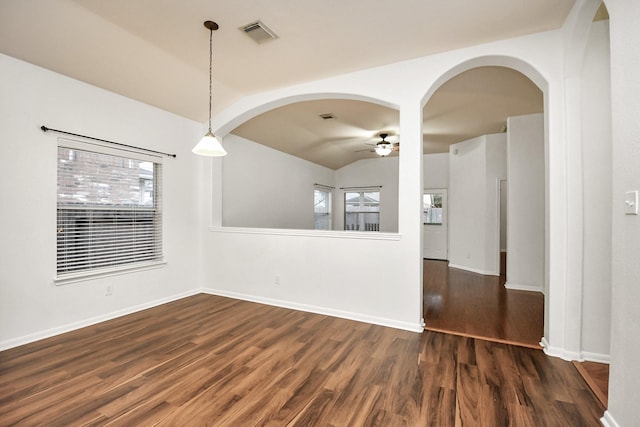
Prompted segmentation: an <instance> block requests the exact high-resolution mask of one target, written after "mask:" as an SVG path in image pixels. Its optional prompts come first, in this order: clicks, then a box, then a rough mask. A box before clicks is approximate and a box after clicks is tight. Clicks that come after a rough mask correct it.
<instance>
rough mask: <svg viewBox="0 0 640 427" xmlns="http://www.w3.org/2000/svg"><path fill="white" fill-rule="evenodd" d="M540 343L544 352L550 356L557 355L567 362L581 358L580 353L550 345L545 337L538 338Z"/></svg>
mask: <svg viewBox="0 0 640 427" xmlns="http://www.w3.org/2000/svg"><path fill="white" fill-rule="evenodd" d="M540 345H541V346H542V348H543V351H544V354H546V355H547V356H551V357H559V358H560V359H562V360H566V361H568V362H570V361H572V360H582V354H581V353H579V352H575V351H568V350H565V349H564V348H560V347H551V346H550V345H549V342H548V341H547V339H546V338H545V337H542V340H540Z"/></svg>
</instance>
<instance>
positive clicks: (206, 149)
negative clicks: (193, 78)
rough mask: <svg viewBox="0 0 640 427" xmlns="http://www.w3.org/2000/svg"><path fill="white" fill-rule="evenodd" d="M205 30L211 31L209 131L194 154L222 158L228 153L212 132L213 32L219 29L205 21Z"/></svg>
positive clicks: (196, 147)
mask: <svg viewBox="0 0 640 427" xmlns="http://www.w3.org/2000/svg"><path fill="white" fill-rule="evenodd" d="M204 26H205V28H207V29H208V30H209V131H208V132H207V134H206V135H205V136H203V137H202V139H201V140H200V142H198V144H197V145H196V146H195V147H193V149H192V150H191V152H192V153H194V154H197V155H199V156H208V157H221V156H226V155H227V152H226V151H225V149H224V148H222V144H220V141H218V138H216V137H215V136H214V135H213V132H212V131H211V87H212V81H213V75H212V74H213V73H212V69H213V67H212V65H213V32H214V31H215V30H217V29H218V24H216V23H215V22H213V21H205V23H204Z"/></svg>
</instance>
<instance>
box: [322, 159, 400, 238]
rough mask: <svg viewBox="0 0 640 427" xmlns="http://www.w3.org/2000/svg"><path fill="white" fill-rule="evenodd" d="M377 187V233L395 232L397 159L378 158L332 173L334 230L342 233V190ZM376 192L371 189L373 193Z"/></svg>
mask: <svg viewBox="0 0 640 427" xmlns="http://www.w3.org/2000/svg"><path fill="white" fill-rule="evenodd" d="M368 186H380V187H381V188H380V189H379V190H380V231H382V232H387V233H397V232H398V158H397V157H378V158H375V159H366V160H359V161H357V162H353V163H351V164H349V165H347V166H344V167H342V168H340V169H338V170H336V171H335V187H336V189H335V190H334V192H333V195H334V198H333V220H334V229H335V230H343V229H344V191H345V190H341V188H344V187H368ZM375 190H376V189H373V191H375Z"/></svg>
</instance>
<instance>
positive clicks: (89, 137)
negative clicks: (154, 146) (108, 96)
mask: <svg viewBox="0 0 640 427" xmlns="http://www.w3.org/2000/svg"><path fill="white" fill-rule="evenodd" d="M40 129H42V132H48V131H51V132H57V133H63V134H65V135H72V136H79V137H81V138H87V139H92V140H94V141H100V142H108V143H109V144H115V145H119V146H121V147H127V148H135V149H136V150H142V151H146V152H148V153H156V154H164V155H165V156H167V157H173V158H175V157H176V155H175V154H170V153H164V152H162V151H156V150H150V149H148V148H142V147H136V146H135V145H127V144H122V143H120V142H114V141H109V140H107V139H100V138H94V137H93V136H87V135H81V134H79V133H73V132H67V131H64V130H59V129H52V128H48V127H46V126H44V125H42V126H40Z"/></svg>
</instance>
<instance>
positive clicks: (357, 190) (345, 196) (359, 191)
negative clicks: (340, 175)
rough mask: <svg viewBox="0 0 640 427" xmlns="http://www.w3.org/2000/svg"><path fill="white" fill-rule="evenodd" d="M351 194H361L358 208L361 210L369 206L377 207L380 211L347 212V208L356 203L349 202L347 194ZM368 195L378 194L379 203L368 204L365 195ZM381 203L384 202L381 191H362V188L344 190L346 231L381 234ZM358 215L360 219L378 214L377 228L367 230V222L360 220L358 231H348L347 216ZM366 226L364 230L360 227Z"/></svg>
mask: <svg viewBox="0 0 640 427" xmlns="http://www.w3.org/2000/svg"><path fill="white" fill-rule="evenodd" d="M350 193H358V194H359V200H358V206H359V207H360V208H364V207H367V206H373V205H376V206H377V208H378V210H377V211H366V210H358V211H352V212H348V211H347V207H348V206H353V205H354V203H349V202H347V194H350ZM366 193H377V194H378V201H377V202H375V203H374V202H367V201H366V200H365V197H366V196H365V194H366ZM381 201H382V192H381V191H380V189H375V190H372V189H361V188H354V189H348V190H346V189H345V190H344V193H343V203H344V223H343V229H344V231H356V232H376V233H377V232H380V222H381V218H382V209H381V206H382V204H381ZM354 213H355V214H358V217H360V216H361V215H364V214H377V216H378V222H377V224H375V223H373V224H375V226H374V227H373V228H374V229H369V230H367V227H366V224H367V223H366V221H365V220H364V219H362V220H360V219H358V229H357V230H355V229H348V228H347V215H348V214H354ZM362 224H364V225H365V226H364V227H363V229H360V225H362Z"/></svg>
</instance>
